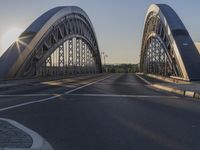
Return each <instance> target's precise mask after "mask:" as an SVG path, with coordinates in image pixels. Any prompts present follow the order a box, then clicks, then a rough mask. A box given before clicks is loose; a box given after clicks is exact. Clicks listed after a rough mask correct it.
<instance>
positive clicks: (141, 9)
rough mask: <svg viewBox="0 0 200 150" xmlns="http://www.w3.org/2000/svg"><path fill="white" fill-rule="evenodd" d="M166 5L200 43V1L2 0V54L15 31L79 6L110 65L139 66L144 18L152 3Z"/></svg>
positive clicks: (0, 45) (0, 51)
mask: <svg viewBox="0 0 200 150" xmlns="http://www.w3.org/2000/svg"><path fill="white" fill-rule="evenodd" d="M153 3H165V4H168V5H170V6H171V7H172V8H173V9H174V10H175V11H176V13H177V14H178V15H179V17H180V18H181V20H182V21H183V23H184V24H185V26H186V28H187V29H188V31H189V33H190V35H191V37H192V39H193V40H194V41H200V29H199V27H200V19H199V15H200V7H199V6H200V1H199V0H1V2H0V20H1V24H0V55H1V54H3V52H4V51H5V50H6V49H5V48H3V47H4V46H3V43H2V42H3V41H4V40H3V39H5V35H6V33H8V32H9V31H10V30H12V29H13V28H19V29H21V30H25V29H26V28H27V27H28V26H29V25H30V24H31V23H32V22H33V21H34V20H35V19H37V18H38V17H39V16H40V15H41V14H42V13H44V12H46V11H48V10H49V9H51V8H54V7H57V6H71V5H75V6H79V7H81V8H82V9H83V10H85V11H86V13H87V14H88V16H89V17H90V19H91V21H92V23H93V26H94V28H95V32H96V35H97V41H98V44H99V48H100V51H101V52H105V53H106V54H107V55H108V58H107V60H106V62H107V63H109V64H113V63H138V62H139V56H140V47H141V39H142V32H143V24H144V18H145V15H146V12H147V9H148V7H149V6H150V4H153Z"/></svg>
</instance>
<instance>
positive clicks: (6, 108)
mask: <svg viewBox="0 0 200 150" xmlns="http://www.w3.org/2000/svg"><path fill="white" fill-rule="evenodd" d="M60 96H62V95H55V96H52V97H48V98H44V99H40V100H36V101H30V102H26V103H21V104H17V105H13V106H8V107H5V108H1V109H0V112H2V111H5V110H9V109H13V108H18V107H22V106H26V105H30V104H35V103H41V102H45V101H48V100H53V99H55V98H58V97H60Z"/></svg>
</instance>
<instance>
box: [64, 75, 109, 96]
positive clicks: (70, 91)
mask: <svg viewBox="0 0 200 150" xmlns="http://www.w3.org/2000/svg"><path fill="white" fill-rule="evenodd" d="M111 76H113V75H109V76H107V77H105V78H103V79H100V80H97V81H94V82H91V83H89V84H86V85H83V86H80V87H77V88H75V89H72V90H69V91H67V92H65V95H67V94H70V93H72V92H75V91H78V90H80V89H82V88H85V87H87V86H90V85H92V84H95V83H97V82H101V81H103V80H106V79H108V78H110V77H111Z"/></svg>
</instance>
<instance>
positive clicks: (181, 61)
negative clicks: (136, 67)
mask: <svg viewBox="0 0 200 150" xmlns="http://www.w3.org/2000/svg"><path fill="white" fill-rule="evenodd" d="M199 66H200V55H199V53H198V51H197V49H196V47H195V44H194V42H193V41H192V39H191V37H190V35H189V33H188V31H187V30H186V28H185V26H184V24H183V23H182V21H181V19H180V18H179V17H178V15H177V14H176V13H175V11H174V10H173V9H172V8H171V7H169V6H168V5H166V4H153V5H151V6H150V7H149V9H148V12H147V15H146V18H145V24H144V31H143V38H142V46H141V56H140V69H141V72H144V73H149V74H156V75H161V76H166V77H174V78H180V79H183V80H188V81H190V80H199V79H200V67H199Z"/></svg>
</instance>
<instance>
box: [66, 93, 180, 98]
mask: <svg viewBox="0 0 200 150" xmlns="http://www.w3.org/2000/svg"><path fill="white" fill-rule="evenodd" d="M68 95H71V96H86V97H88V96H89V97H90V96H91V97H123V98H179V97H177V96H159V95H117V94H68Z"/></svg>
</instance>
